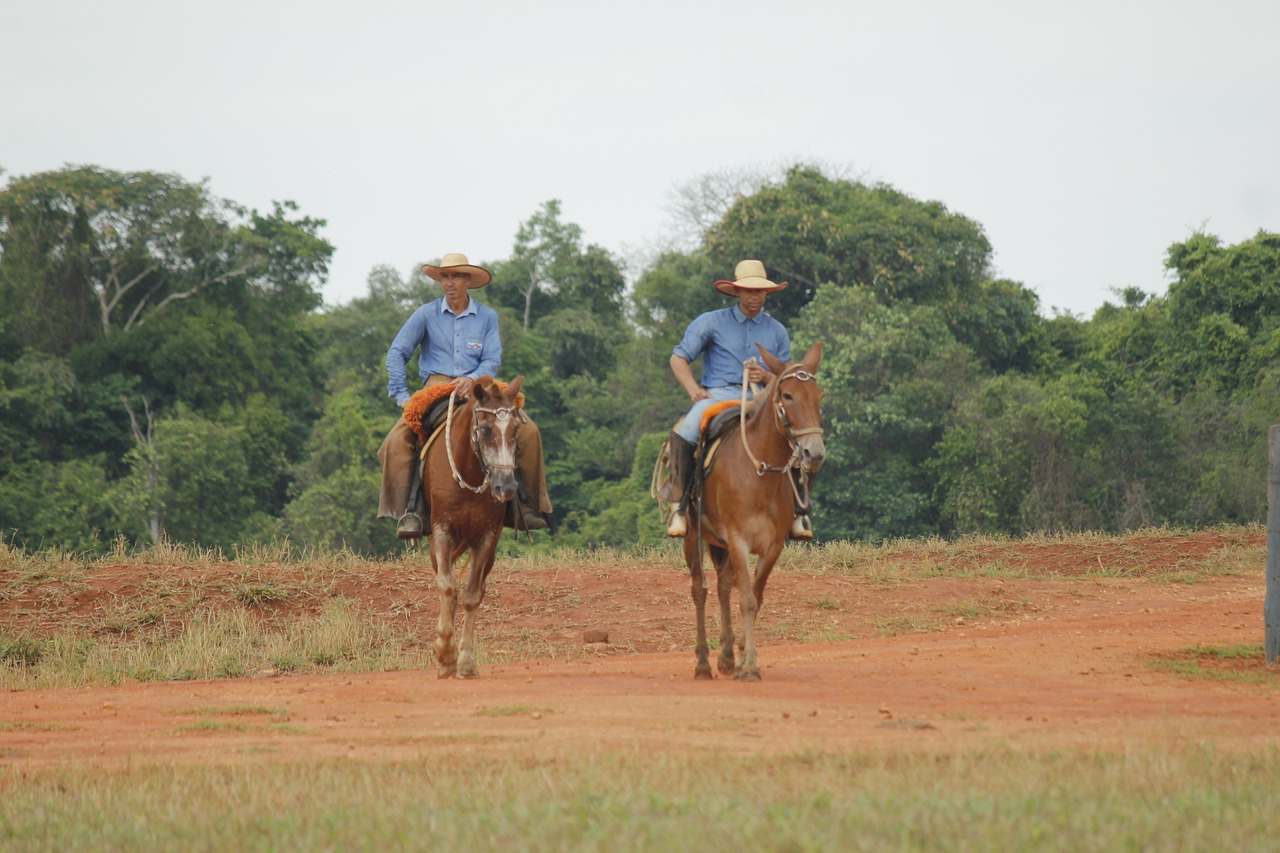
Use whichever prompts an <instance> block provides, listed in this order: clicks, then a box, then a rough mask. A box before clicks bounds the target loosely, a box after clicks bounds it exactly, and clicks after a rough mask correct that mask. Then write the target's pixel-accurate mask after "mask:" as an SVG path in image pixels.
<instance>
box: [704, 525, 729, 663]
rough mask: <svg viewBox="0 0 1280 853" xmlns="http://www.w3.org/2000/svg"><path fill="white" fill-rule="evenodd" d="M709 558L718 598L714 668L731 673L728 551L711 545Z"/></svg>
mask: <svg viewBox="0 0 1280 853" xmlns="http://www.w3.org/2000/svg"><path fill="white" fill-rule="evenodd" d="M710 550H711V559H712V560H713V561H714V562H715V564H716V594H717V596H718V597H719V599H720V655H719V657H718V658H717V659H716V669H718V670H720V673H721V675H733V672H734V656H733V611H732V610H731V609H730V606H729V597H730V595H731V594H732V593H733V567H732V566H730V565H729V552H728V551H727V550H726V549H724V548H721V547H720V546H718V545H712V546H711V547H710Z"/></svg>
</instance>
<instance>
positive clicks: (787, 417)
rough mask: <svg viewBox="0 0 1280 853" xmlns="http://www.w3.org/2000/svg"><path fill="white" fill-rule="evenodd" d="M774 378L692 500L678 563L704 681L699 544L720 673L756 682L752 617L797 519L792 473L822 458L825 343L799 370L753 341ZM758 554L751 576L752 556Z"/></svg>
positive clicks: (707, 669)
mask: <svg viewBox="0 0 1280 853" xmlns="http://www.w3.org/2000/svg"><path fill="white" fill-rule="evenodd" d="M757 347H758V348H759V350H760V354H761V356H762V357H763V358H764V362H765V365H766V366H768V368H769V370H770V372H771V373H772V374H773V379H772V380H770V382H769V384H768V386H766V388H765V390H764V392H763V393H762V394H759V395H757V396H756V398H755V400H753V401H752V402H751V403H749V404H748V410H747V412H744V413H743V421H742V423H741V427H740V428H739V429H735V430H732V431H730V432H729V433H728V435H727V436H726V437H725V439H724V441H723V443H722V444H721V446H720V449H719V451H718V452H717V454H716V457H715V460H714V465H713V466H712V468H711V471H710V473H708V474H707V477H706V480H705V482H704V483H703V486H702V496H701V498H700V500H699V501H698V502H697V504H696V505H695V504H691V506H690V512H691V514H690V517H691V519H693V523H691V524H690V525H689V532H688V533H687V534H686V535H685V538H684V558H685V562H686V563H687V564H688V566H689V574H690V577H691V579H692V587H693V604H694V607H695V608H696V610H697V618H698V628H697V630H698V638H697V665H696V667H695V668H694V671H693V677H694V678H711V677H712V675H711V664H710V663H709V661H708V660H707V623H706V604H707V586H706V577H705V575H704V573H703V570H702V542H703V541H704V540H705V542H706V543H707V548H708V550H709V551H710V552H711V562H712V564H713V565H714V566H715V570H716V589H717V591H718V592H719V595H720V656H719V659H718V660H717V662H716V665H717V668H718V669H719V670H720V672H721V673H723V674H725V675H728V674H730V673H732V674H733V676H734V678H737V679H739V680H742V681H759V680H760V665H759V663H758V662H757V660H756V633H755V628H756V615H757V613H758V612H759V610H760V606H761V604H762V602H763V601H764V585H765V583H766V582H767V581H768V580H769V573H770V572H772V571H773V565H774V563H776V562H777V560H778V556H779V555H780V554H781V553H782V546H783V544H785V542H786V540H787V532H788V531H789V530H790V528H791V522H792V520H793V519H794V518H795V501H796V493H795V489H794V485H793V480H792V474H791V471H792V469H793V468H798V469H800V470H802V471H805V472H809V473H813V472H816V471H817V470H818V469H819V468H820V467H821V466H822V463H823V461H824V460H825V459H826V455H827V449H826V445H825V444H824V443H823V441H822V412H821V409H820V403H821V401H822V394H823V391H822V389H821V388H819V387H818V383H817V381H816V380H815V379H814V374H815V373H816V372H817V370H818V364H819V363H820V362H821V361H822V344H820V343H819V344H814V345H813V346H812V347H811V348H810V349H809V351H808V352H807V353H805V356H804V360H803V361H802V362H801V363H800V364H794V363H793V364H783V363H782V362H781V361H779V360H778V359H776V358H774V357H773V356H772V355H770V354H769V353H767V352H765V350H764V348H763V347H760V346H759V345H758V344H757ZM753 555H754V556H755V557H756V563H755V571H754V573H753V572H752V570H751V565H750V559H749V558H750V557H751V556H753ZM735 586H736V587H737V590H738V609H739V611H740V613H741V618H742V637H741V639H740V640H739V641H738V643H739V648H740V649H741V651H742V661H741V663H739V664H737V665H736V667H735V661H734V635H733V621H732V614H731V612H730V609H729V595H730V593H731V592H732V591H733V588H734V587H735Z"/></svg>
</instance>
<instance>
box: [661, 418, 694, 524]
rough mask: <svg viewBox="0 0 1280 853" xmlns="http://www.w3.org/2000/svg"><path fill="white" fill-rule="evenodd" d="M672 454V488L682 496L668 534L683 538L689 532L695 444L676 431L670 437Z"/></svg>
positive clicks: (672, 517) (672, 515)
mask: <svg viewBox="0 0 1280 853" xmlns="http://www.w3.org/2000/svg"><path fill="white" fill-rule="evenodd" d="M669 441H670V444H669V445H668V446H669V448H670V455H671V490H672V492H673V493H674V494H678V495H679V496H680V503H679V504H678V505H677V506H676V509H675V512H673V513H671V520H670V522H668V524H667V535H668V536H672V537H674V538H676V539H681V538H683V537H684V535H685V534H686V533H688V532H689V521H688V519H687V518H686V515H687V513H688V510H689V485H690V483H689V481H690V479H691V478H692V476H693V451H694V446H693V445H692V444H690V443H689V442H687V441H685V440H684V439H683V438H682V437H680V436H679V435H678V434H676V433H674V432H673V433H671V438H670V439H669Z"/></svg>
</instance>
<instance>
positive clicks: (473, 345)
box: [467, 341, 484, 350]
mask: <svg viewBox="0 0 1280 853" xmlns="http://www.w3.org/2000/svg"><path fill="white" fill-rule="evenodd" d="M467 349H470V350H481V349H484V341H467Z"/></svg>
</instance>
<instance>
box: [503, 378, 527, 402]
mask: <svg viewBox="0 0 1280 853" xmlns="http://www.w3.org/2000/svg"><path fill="white" fill-rule="evenodd" d="M522 385H524V377H523V376H517V377H516V378H515V379H512V380H511V381H510V382H508V383H507V393H508V394H510V395H512V396H513V397H514V396H515V395H516V394H519V393H520V386H522Z"/></svg>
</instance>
